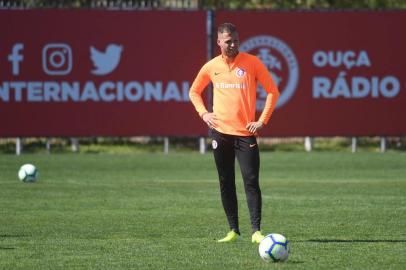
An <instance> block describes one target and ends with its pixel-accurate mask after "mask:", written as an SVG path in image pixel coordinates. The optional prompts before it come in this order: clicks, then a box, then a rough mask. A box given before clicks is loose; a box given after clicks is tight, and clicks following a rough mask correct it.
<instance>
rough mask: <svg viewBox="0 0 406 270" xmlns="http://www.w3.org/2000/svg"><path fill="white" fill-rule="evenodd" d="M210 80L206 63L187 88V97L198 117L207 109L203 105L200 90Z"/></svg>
mask: <svg viewBox="0 0 406 270" xmlns="http://www.w3.org/2000/svg"><path fill="white" fill-rule="evenodd" d="M209 82H210V76H209V74H208V72H207V68H206V65H204V66H203V67H202V68H201V69H200V71H199V73H198V74H197V76H196V78H195V80H194V81H193V84H192V86H191V87H190V90H189V98H190V101H191V102H192V104H193V106H194V107H195V109H196V111H197V112H198V113H199V116H200V117H203V115H204V114H206V113H207V112H208V111H207V109H206V106H205V105H204V102H203V98H202V92H203V91H204V89H205V88H206V86H207V85H208V84H209Z"/></svg>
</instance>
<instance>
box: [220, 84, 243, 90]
mask: <svg viewBox="0 0 406 270" xmlns="http://www.w3.org/2000/svg"><path fill="white" fill-rule="evenodd" d="M214 87H215V88H217V89H247V85H246V84H245V83H215V84H214Z"/></svg>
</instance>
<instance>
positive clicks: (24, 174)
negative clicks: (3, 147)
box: [18, 164, 38, 182]
mask: <svg viewBox="0 0 406 270" xmlns="http://www.w3.org/2000/svg"><path fill="white" fill-rule="evenodd" d="M37 177H38V170H37V168H36V167H35V166H34V165H32V164H24V165H23V166H21V167H20V170H19V171H18V179H20V180H21V181H23V182H35V181H36V180H37Z"/></svg>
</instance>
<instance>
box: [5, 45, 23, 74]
mask: <svg viewBox="0 0 406 270" xmlns="http://www.w3.org/2000/svg"><path fill="white" fill-rule="evenodd" d="M23 49H24V44H22V43H16V44H14V46H13V48H12V49H11V53H10V54H9V55H8V61H10V63H11V67H12V73H13V75H14V76H17V75H19V74H20V62H21V61H23V60H24V56H23V55H22V54H21V51H22V50H23Z"/></svg>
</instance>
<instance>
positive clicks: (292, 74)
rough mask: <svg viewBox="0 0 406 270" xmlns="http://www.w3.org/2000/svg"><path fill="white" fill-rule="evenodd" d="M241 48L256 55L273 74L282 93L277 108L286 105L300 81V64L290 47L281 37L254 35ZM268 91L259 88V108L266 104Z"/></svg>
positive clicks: (259, 86)
mask: <svg viewBox="0 0 406 270" xmlns="http://www.w3.org/2000/svg"><path fill="white" fill-rule="evenodd" d="M240 50H241V51H244V52H248V53H250V54H253V55H256V56H257V57H258V58H259V59H260V60H261V61H262V63H264V64H265V66H266V67H267V68H268V70H269V72H270V73H271V74H272V78H273V79H274V81H275V83H276V85H277V86H278V89H279V91H280V93H281V95H280V97H279V100H278V103H277V105H276V108H280V107H282V106H283V105H285V104H286V103H287V102H288V101H289V100H290V98H291V97H292V96H293V95H294V93H295V91H296V87H297V84H298V81H299V64H298V62H297V59H296V56H295V54H294V53H293V51H292V50H291V49H290V47H289V46H288V45H287V44H286V43H285V42H283V41H282V40H280V39H279V38H276V37H273V36H269V35H261V36H254V37H251V38H249V39H247V40H245V41H243V42H242V43H241V45H240ZM265 99H266V92H265V90H264V89H263V87H262V86H261V85H258V88H257V110H259V111H260V110H262V109H263V108H264V105H265Z"/></svg>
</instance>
